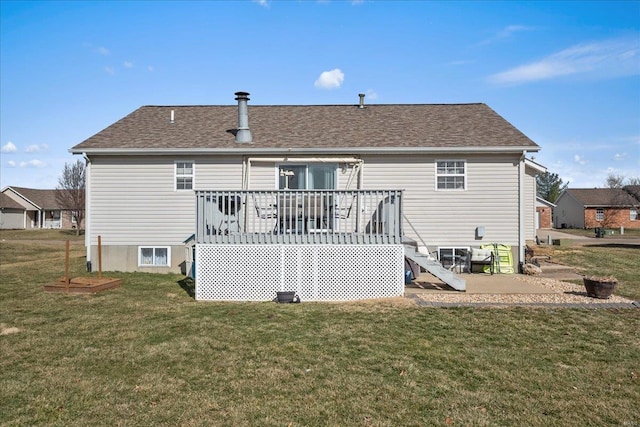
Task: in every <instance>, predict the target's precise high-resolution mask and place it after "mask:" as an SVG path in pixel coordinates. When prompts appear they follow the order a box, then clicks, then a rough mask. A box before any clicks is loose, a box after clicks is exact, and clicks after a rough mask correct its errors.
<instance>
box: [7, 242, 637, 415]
mask: <svg viewBox="0 0 640 427" xmlns="http://www.w3.org/2000/svg"><path fill="white" fill-rule="evenodd" d="M64 238H67V236H66V235H49V236H47V239H46V240H39V239H37V236H36V238H34V237H33V234H32V233H31V234H29V233H25V234H21V233H17V234H15V235H14V234H9V233H5V232H2V233H0V240H2V241H1V242H0V279H1V283H2V285H1V287H0V354H1V355H2V357H0V425H11V426H16V425H17V426H21V425H24V426H31V425H60V426H86V425H131V426H137V425H143V426H151V425H172V426H173V425H182V426H209V425H214V426H215V425H220V426H228V425H265V426H289V425H291V426H319V425H322V426H324V425H331V426H369V425H371V426H425V425H509V426H511V425H523V426H524V425H526V426H548V425H571V426H573V425H638V423H640V407H639V405H638V404H637V402H639V401H640V378H639V376H640V332H639V331H640V310H602V309H599V310H558V309H553V310H550V309H522V308H514V309H471V308H459V309H433V308H420V307H416V306H414V305H413V304H412V303H410V302H409V301H407V300H404V299H395V300H385V301H377V302H360V303H349V304H320V303H302V304H287V305H284V304H275V303H204V302H195V301H194V300H193V299H192V298H191V297H189V295H188V293H187V292H186V291H185V290H184V289H183V288H182V287H181V286H180V284H179V281H180V280H181V279H182V277H181V276H176V275H152V274H123V273H108V274H107V275H108V276H111V277H120V278H122V279H124V283H123V286H122V287H121V288H119V289H115V290H110V291H106V292H102V293H99V294H96V295H89V296H73V295H64V294H48V293H44V292H43V291H42V285H43V284H44V283H46V282H48V281H52V280H54V279H55V278H57V277H59V276H61V275H62V274H63V272H64V265H63V263H64V252H63V248H64V244H63V241H62V240H60V239H64ZM71 239H72V240H73V243H72V246H73V250H72V268H73V270H74V273H75V275H82V274H85V273H84V272H83V269H84V265H85V263H84V258H83V255H84V248H83V247H82V244H83V242H82V237H80V238H76V237H75V236H72V237H71Z"/></svg>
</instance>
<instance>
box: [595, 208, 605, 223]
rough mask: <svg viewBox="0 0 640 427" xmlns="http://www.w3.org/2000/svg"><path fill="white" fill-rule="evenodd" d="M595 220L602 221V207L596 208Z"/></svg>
mask: <svg viewBox="0 0 640 427" xmlns="http://www.w3.org/2000/svg"><path fill="white" fill-rule="evenodd" d="M596 221H604V209H601V208H598V209H596Z"/></svg>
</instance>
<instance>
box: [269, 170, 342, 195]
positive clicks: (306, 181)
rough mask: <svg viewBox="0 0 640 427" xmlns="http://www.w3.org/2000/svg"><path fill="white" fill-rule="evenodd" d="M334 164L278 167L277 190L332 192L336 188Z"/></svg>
mask: <svg viewBox="0 0 640 427" xmlns="http://www.w3.org/2000/svg"><path fill="white" fill-rule="evenodd" d="M336 169H337V165H335V164H325V163H321V164H315V163H310V164H308V165H280V167H279V168H278V188H279V189H280V190H334V189H335V188H336Z"/></svg>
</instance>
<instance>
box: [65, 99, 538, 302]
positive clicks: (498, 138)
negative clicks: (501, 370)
mask: <svg viewBox="0 0 640 427" xmlns="http://www.w3.org/2000/svg"><path fill="white" fill-rule="evenodd" d="M236 100H237V101H238V105H237V106H233V105H222V106H220V105H218V106H144V107H141V108H139V109H137V110H135V111H133V112H132V113H130V114H129V115H127V116H126V117H124V118H122V119H120V120H119V121H117V122H116V123H114V124H112V125H111V126H109V127H107V128H106V129H104V130H102V131H100V132H98V133H97V134H95V135H94V136H92V137H90V138H88V139H87V140H85V141H83V142H82V143H80V144H78V145H76V146H74V147H73V148H72V149H71V152H72V153H74V154H79V155H83V156H85V157H86V158H87V159H88V163H87V171H86V173H87V198H86V199H87V214H86V227H85V228H86V245H87V258H88V260H92V259H95V258H96V257H97V239H98V236H101V241H102V251H101V253H102V258H103V259H102V265H103V268H104V269H105V270H126V271H150V272H168V271H173V272H179V271H181V270H182V271H185V270H187V269H188V268H185V264H186V263H187V262H191V261H192V259H191V257H192V254H193V253H195V263H196V265H195V271H196V274H195V275H196V297H197V298H198V299H225V300H229V299H231V300H234V299H237V300H264V299H267V298H268V299H270V298H273V296H274V295H275V293H274V291H275V290H295V291H297V292H298V293H299V295H300V296H301V298H302V299H303V300H335V299H357V298H370V297H376V296H393V295H398V294H401V293H402V292H403V289H404V288H403V270H404V256H412V257H416V258H417V257H419V255H418V254H417V253H416V250H417V251H418V252H421V253H424V254H430V255H431V256H432V257H436V258H438V259H439V261H440V263H438V262H437V261H436V263H437V264H438V267H439V268H440V270H437V269H436V268H435V267H434V268H433V271H435V272H436V273H434V274H440V273H441V272H442V271H441V270H445V271H446V272H447V273H449V274H450V273H451V272H450V271H449V270H450V269H452V268H453V267H455V266H456V265H457V264H459V263H461V262H464V259H465V257H466V254H467V253H468V252H469V250H470V248H471V247H474V246H480V245H481V244H483V243H493V242H498V243H502V244H505V245H510V246H511V247H512V250H513V253H514V259H515V260H516V266H517V262H519V261H520V260H523V259H524V247H525V244H526V241H527V240H534V239H535V215H536V210H535V202H536V182H535V175H536V174H537V173H540V172H543V171H545V169H544V168H543V167H542V166H540V165H538V164H536V163H534V162H533V161H531V160H529V159H527V155H528V154H532V153H535V152H537V151H538V150H539V149H540V147H539V146H538V145H537V144H535V143H534V142H533V141H531V140H530V139H529V138H528V137H526V136H525V135H524V134H522V132H520V131H519V130H518V129H516V128H515V127H514V126H513V125H511V124H510V123H509V122H507V121H506V120H505V119H504V118H503V117H501V116H500V115H498V114H497V113H496V112H495V111H493V110H492V109H491V108H489V107H488V106H487V105H485V104H456V105H431V104H414V105H365V104H364V95H362V96H361V98H360V102H359V103H355V104H352V105H282V106H278V105H257V106H253V105H252V106H249V105H248V102H247V101H248V100H249V98H248V93H245V92H238V93H236ZM190 236H193V239H190V238H189V237H190ZM185 241H191V242H194V245H195V248H194V249H193V250H192V249H186V250H185V247H184V242H185ZM425 258H426V257H425ZM423 262H424V264H427V263H428V261H427V260H425V259H423ZM430 262H433V261H430ZM431 267H432V266H431V264H429V267H428V268H427V267H425V268H427V269H429V268H431ZM429 271H432V270H429ZM441 276H442V277H445V279H443V280H449V278H447V276H446V275H445V274H444V273H443V274H442V275H441ZM439 277H440V276H439ZM447 283H450V282H447ZM451 283H454V284H455V285H452V286H454V287H455V286H459V288H462V289H464V287H463V286H464V281H462V282H460V281H455V280H454V279H451ZM269 297H270V298H269Z"/></svg>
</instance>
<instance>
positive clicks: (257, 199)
mask: <svg viewBox="0 0 640 427" xmlns="http://www.w3.org/2000/svg"><path fill="white" fill-rule="evenodd" d="M272 197H273V195H272V194H270V193H264V194H262V193H258V194H257V195H256V194H255V193H251V199H252V201H253V207H254V209H255V210H256V214H257V216H258V218H259V219H262V220H270V219H275V218H278V205H276V204H275V203H272V202H273V200H268V199H269V198H272ZM259 228H260V229H262V227H260V226H259Z"/></svg>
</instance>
